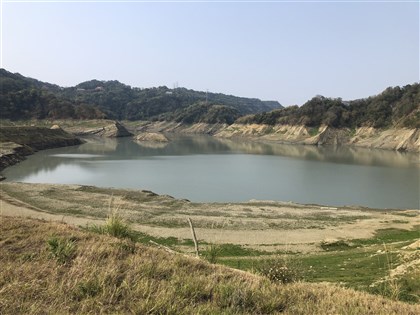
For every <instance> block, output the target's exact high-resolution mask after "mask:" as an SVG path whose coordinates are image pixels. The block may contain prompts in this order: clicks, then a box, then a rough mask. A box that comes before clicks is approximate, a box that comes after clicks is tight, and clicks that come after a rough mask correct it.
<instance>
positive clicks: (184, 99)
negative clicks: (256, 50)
mask: <svg viewBox="0 0 420 315" xmlns="http://www.w3.org/2000/svg"><path fill="white" fill-rule="evenodd" d="M0 86H1V95H0V97H1V98H0V100H1V102H2V104H4V105H3V106H2V112H1V117H2V118H7V119H15V120H16V119H31V118H35V119H45V118H50V119H60V118H75V119H94V118H105V117H107V118H110V119H119V120H168V121H177V122H184V123H198V122H206V123H233V121H235V120H236V119H237V118H238V117H240V116H243V115H248V114H254V113H259V112H264V111H270V110H273V109H276V108H281V105H280V104H279V103H278V102H276V101H261V100H259V99H253V98H243V97H236V96H232V95H225V94H221V93H207V92H199V91H194V90H188V89H185V88H176V89H169V88H167V87H165V86H161V87H156V88H147V89H140V88H134V87H131V86H128V85H125V84H123V83H120V82H118V81H98V80H91V81H86V82H83V83H80V84H78V85H76V86H74V87H69V88H62V87H59V86H57V85H53V84H49V83H44V82H41V81H38V80H35V79H30V78H26V77H24V76H22V75H20V74H13V73H10V72H8V71H6V70H4V69H0Z"/></svg>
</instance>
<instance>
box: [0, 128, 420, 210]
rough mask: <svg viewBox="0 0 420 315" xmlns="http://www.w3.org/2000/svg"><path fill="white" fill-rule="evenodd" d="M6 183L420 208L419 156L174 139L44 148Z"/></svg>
mask: <svg viewBox="0 0 420 315" xmlns="http://www.w3.org/2000/svg"><path fill="white" fill-rule="evenodd" d="M4 175H5V176H6V177H7V181H22V182H31V183H65V184H70V183H71V184H84V185H95V186H103V187H123V188H136V189H148V190H152V191H154V192H156V193H159V194H168V195H172V196H174V197H177V198H186V199H189V200H191V201H215V202H226V201H227V202H238V201H247V200H250V199H260V200H281V201H294V202H299V203H316V204H323V205H332V206H340V205H362V206H368V207H374V208H400V209H405V208H409V209H419V194H420V191H419V177H420V164H419V156H418V155H417V154H403V153H398V152H392V151H384V150H369V149H356V148H344V147H315V146H297V145H280V144H261V143H253V142H232V141H229V140H218V139H215V138H211V137H207V136H191V137H187V136H182V137H181V136H177V137H174V138H173V139H172V141H171V142H170V143H169V144H167V145H144V144H138V143H136V142H133V141H132V140H131V139H119V140H111V139H104V140H90V142H88V143H86V144H83V145H80V146H76V147H67V148H62V149H54V150H46V151H41V152H38V153H37V154H35V155H32V156H30V157H28V159H27V160H26V161H24V162H22V163H20V164H18V165H15V166H13V167H10V168H8V169H6V170H5V171H4Z"/></svg>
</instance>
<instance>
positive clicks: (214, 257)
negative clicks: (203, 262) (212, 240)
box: [204, 244, 222, 264]
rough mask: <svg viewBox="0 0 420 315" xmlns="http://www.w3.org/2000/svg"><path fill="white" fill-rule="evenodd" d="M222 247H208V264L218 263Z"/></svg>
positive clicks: (206, 255)
mask: <svg viewBox="0 0 420 315" xmlns="http://www.w3.org/2000/svg"><path fill="white" fill-rule="evenodd" d="M221 250H222V248H221V246H220V245H218V244H210V245H209V246H208V247H207V250H206V252H205V255H204V257H205V258H206V259H207V260H208V262H210V263H212V264H215V263H217V261H218V258H219V256H220V253H221Z"/></svg>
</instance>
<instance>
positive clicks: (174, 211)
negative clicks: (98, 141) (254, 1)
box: [0, 183, 420, 252]
mask: <svg viewBox="0 0 420 315" xmlns="http://www.w3.org/2000/svg"><path fill="white" fill-rule="evenodd" d="M0 192H1V195H0V199H1V203H0V214H1V215H3V216H20V217H31V218H41V219H46V220H49V221H63V222H66V223H69V224H74V225H86V224H91V223H100V222H102V221H104V220H105V219H106V217H107V215H108V213H109V211H110V209H112V210H114V211H118V212H119V213H120V214H121V215H122V216H123V217H124V218H125V219H126V220H127V221H129V222H130V223H131V225H132V227H133V228H134V229H136V230H138V231H141V232H144V233H147V234H150V235H152V236H156V237H176V238H179V239H189V238H190V237H191V234H190V229H189V226H188V222H187V218H191V220H192V221H193V223H194V226H195V229H196V233H197V237H198V239H199V240H200V241H205V242H209V243H232V244H239V245H244V246H248V247H252V248H259V249H263V250H265V251H271V250H273V251H274V250H279V249H284V250H288V251H292V252H312V251H317V250H319V244H320V243H321V242H330V241H336V240H351V239H359V238H369V237H372V236H373V235H374V233H375V231H377V230H379V229H386V228H398V229H412V228H413V227H414V226H416V225H420V213H419V211H418V210H404V211H402V210H386V211H385V210H375V209H366V208H329V207H322V206H318V205H300V204H294V203H281V202H271V201H251V202H247V203H237V204H232V203H192V202H189V201H187V200H177V199H174V198H172V197H170V196H161V195H157V194H154V193H153V192H150V191H136V190H124V189H105V188H97V187H92V186H80V185H52V184H27V183H2V184H1V186H0Z"/></svg>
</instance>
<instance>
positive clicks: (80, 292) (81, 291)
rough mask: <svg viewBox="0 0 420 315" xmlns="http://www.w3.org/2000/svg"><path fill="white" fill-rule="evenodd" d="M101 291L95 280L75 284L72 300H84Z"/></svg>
mask: <svg viewBox="0 0 420 315" xmlns="http://www.w3.org/2000/svg"><path fill="white" fill-rule="evenodd" d="M101 291H102V288H101V285H100V283H99V281H98V280H97V279H93V280H87V281H81V282H79V283H78V284H77V286H76V288H75V291H74V298H75V299H76V300H78V301H80V300H83V299H85V298H89V297H94V296H96V295H97V294H99V293H100V292H101Z"/></svg>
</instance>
